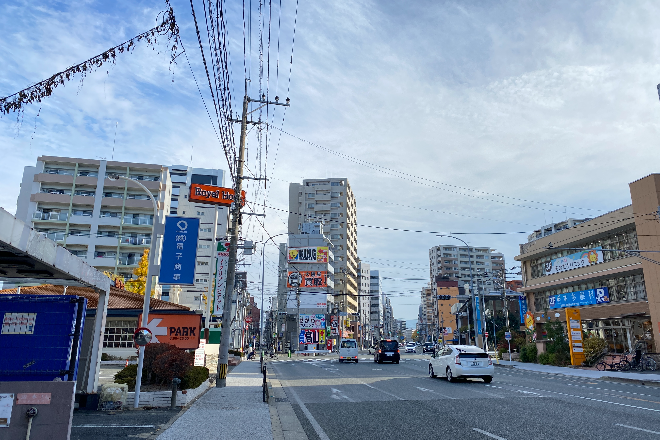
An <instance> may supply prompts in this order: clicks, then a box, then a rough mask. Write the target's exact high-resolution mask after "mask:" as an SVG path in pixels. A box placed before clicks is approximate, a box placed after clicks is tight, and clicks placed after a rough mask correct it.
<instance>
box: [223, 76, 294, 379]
mask: <svg viewBox="0 0 660 440" xmlns="http://www.w3.org/2000/svg"><path fill="white" fill-rule="evenodd" d="M247 82H248V80H247V79H246V80H245V96H244V97H243V114H242V115H241V119H240V122H241V138H240V145H239V150H238V164H237V167H236V181H235V182H234V204H233V206H232V218H231V230H230V240H229V262H228V264H227V287H226V289H225V298H224V304H223V308H222V336H221V339H220V352H219V354H218V378H217V380H216V387H218V388H223V387H225V386H226V385H227V368H228V365H229V339H230V336H231V332H230V330H229V327H230V325H231V303H232V300H233V298H234V282H235V279H236V258H237V254H238V228H239V226H240V224H241V205H242V200H241V194H242V191H243V163H244V162H245V138H246V136H247V124H248V123H250V124H259V123H261V122H255V121H248V119H247V116H248V114H249V113H248V105H249V104H250V102H258V103H261V104H264V106H265V105H269V104H272V105H284V106H287V107H288V106H289V98H287V99H286V104H282V103H279V102H278V101H279V97H277V96H276V97H275V102H270V101H266V96H265V95H262V96H261V98H262V99H260V100H256V99H250V97H249V96H248V94H247ZM262 107H263V106H262ZM232 122H238V121H235V120H232Z"/></svg>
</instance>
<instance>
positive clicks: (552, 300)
mask: <svg viewBox="0 0 660 440" xmlns="http://www.w3.org/2000/svg"><path fill="white" fill-rule="evenodd" d="M608 302H610V292H609V290H608V289H607V287H599V288H597V289H588V290H579V291H577V292H571V293H562V294H561V295H553V296H551V297H549V298H548V304H549V305H550V308H551V309H562V308H564V307H579V306H589V305H593V304H605V303H608Z"/></svg>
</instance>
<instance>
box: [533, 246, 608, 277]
mask: <svg viewBox="0 0 660 440" xmlns="http://www.w3.org/2000/svg"><path fill="white" fill-rule="evenodd" d="M603 261H604V260H603V248H602V247H597V248H594V249H585V250H584V251H582V252H577V253H575V254H571V255H566V256H565V257H561V258H555V259H554V260H550V261H548V262H547V263H545V264H544V266H543V269H544V272H545V274H546V275H552V274H555V273H559V272H566V271H567V270H572V269H579V268H581V267H586V266H590V265H592V264H597V263H602V262H603Z"/></svg>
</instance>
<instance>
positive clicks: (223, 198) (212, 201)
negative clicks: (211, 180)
mask: <svg viewBox="0 0 660 440" xmlns="http://www.w3.org/2000/svg"><path fill="white" fill-rule="evenodd" d="M234 194H235V191H234V190H233V189H232V188H222V187H219V186H215V185H203V184H201V183H191V184H190V194H189V195H188V200H190V201H191V202H195V203H206V204H209V205H221V206H231V204H232V203H234ZM244 205H245V191H241V206H244Z"/></svg>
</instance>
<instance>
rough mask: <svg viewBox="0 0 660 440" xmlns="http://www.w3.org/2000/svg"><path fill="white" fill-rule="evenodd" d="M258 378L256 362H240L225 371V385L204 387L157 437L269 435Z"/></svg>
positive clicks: (173, 439) (165, 439)
mask: <svg viewBox="0 0 660 440" xmlns="http://www.w3.org/2000/svg"><path fill="white" fill-rule="evenodd" d="M262 380H263V376H262V375H261V371H260V363H259V362H253V361H245V362H241V363H240V364H239V365H237V366H236V367H234V369H233V370H231V371H230V372H229V374H228V375H227V386H226V387H224V388H211V389H210V390H209V391H207V392H206V393H205V394H204V395H202V396H201V397H200V398H199V399H198V400H197V401H196V402H195V403H193V404H192V406H191V407H190V408H188V410H187V411H186V412H184V413H183V414H182V415H181V416H180V417H179V418H178V419H176V421H175V422H174V423H173V424H172V425H171V426H170V427H169V428H167V429H166V430H165V431H163V433H162V434H161V435H159V436H158V440H182V439H188V438H199V439H232V440H240V439H250V440H254V439H269V438H273V434H272V428H271V421H270V410H269V406H268V404H267V403H264V402H263V401H262V388H261V384H262Z"/></svg>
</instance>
